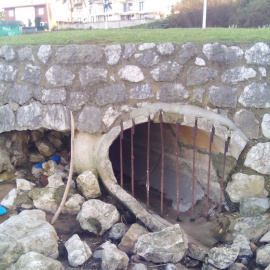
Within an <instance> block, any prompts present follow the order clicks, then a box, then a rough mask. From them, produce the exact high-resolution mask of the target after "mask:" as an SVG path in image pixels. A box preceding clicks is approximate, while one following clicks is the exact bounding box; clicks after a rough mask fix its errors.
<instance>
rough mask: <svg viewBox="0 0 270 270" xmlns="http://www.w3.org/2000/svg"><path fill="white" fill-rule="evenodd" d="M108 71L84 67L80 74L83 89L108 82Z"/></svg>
mask: <svg viewBox="0 0 270 270" xmlns="http://www.w3.org/2000/svg"><path fill="white" fill-rule="evenodd" d="M107 74H108V71H107V70H106V69H103V68H92V67H90V66H85V67H83V68H82V69H81V70H80V72H79V78H80V82H81V85H82V87H86V86H93V85H97V84H99V83H103V82H106V81H107Z"/></svg>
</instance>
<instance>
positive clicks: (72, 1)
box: [57, 0, 87, 22]
mask: <svg viewBox="0 0 270 270" xmlns="http://www.w3.org/2000/svg"><path fill="white" fill-rule="evenodd" d="M57 1H59V0H57ZM61 1H62V3H63V5H67V6H68V9H69V10H70V21H71V22H73V12H74V6H75V0H61ZM86 2H87V0H77V1H76V3H82V4H84V5H85V6H86Z"/></svg>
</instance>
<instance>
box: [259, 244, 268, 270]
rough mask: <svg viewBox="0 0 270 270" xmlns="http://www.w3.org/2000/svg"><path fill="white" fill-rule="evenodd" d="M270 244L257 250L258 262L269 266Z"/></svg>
mask: <svg viewBox="0 0 270 270" xmlns="http://www.w3.org/2000/svg"><path fill="white" fill-rule="evenodd" d="M269 254H270V244H267V245H265V246H263V247H260V248H258V249H257V250H256V263H257V264H259V265H261V266H263V267H267V266H268V265H270V256H269Z"/></svg>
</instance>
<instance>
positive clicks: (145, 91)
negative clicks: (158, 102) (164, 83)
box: [130, 83, 154, 99]
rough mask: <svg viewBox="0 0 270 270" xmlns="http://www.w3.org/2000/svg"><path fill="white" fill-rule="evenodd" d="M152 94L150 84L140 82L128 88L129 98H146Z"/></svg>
mask: <svg viewBox="0 0 270 270" xmlns="http://www.w3.org/2000/svg"><path fill="white" fill-rule="evenodd" d="M153 97H154V94H153V92H152V88H151V86H150V84H148V83H146V84H141V85H138V86H136V87H134V88H132V89H131V90H130V98H133V99H148V98H153Z"/></svg>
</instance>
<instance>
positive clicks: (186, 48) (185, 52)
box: [179, 42, 198, 65]
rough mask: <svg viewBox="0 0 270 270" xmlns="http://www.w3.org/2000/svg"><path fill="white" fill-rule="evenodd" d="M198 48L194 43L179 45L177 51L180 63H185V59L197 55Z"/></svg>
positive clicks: (187, 59)
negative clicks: (179, 47)
mask: <svg viewBox="0 0 270 270" xmlns="http://www.w3.org/2000/svg"><path fill="white" fill-rule="evenodd" d="M197 53H198V49H197V46H196V44H195V43H191V42H188V43H186V44H184V45H182V46H181V49H180V51H179V59H180V64H182V65H183V64H185V63H186V62H187V61H189V60H191V59H192V58H195V57H196V56H197Z"/></svg>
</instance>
